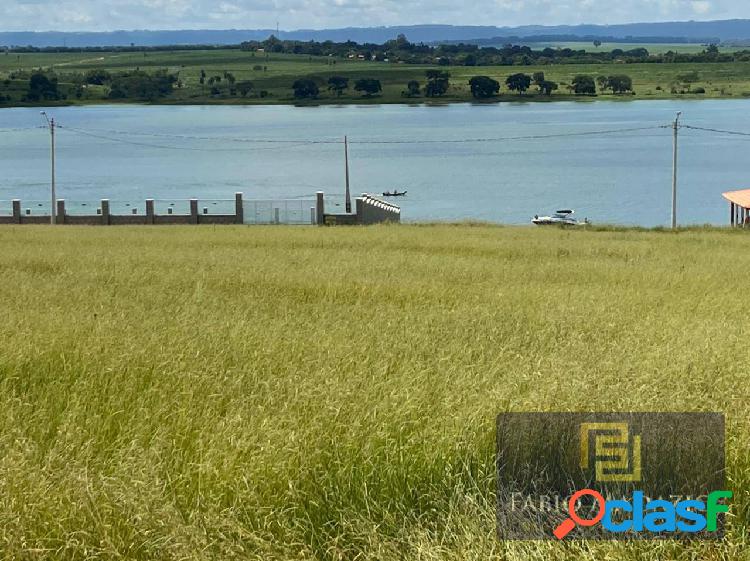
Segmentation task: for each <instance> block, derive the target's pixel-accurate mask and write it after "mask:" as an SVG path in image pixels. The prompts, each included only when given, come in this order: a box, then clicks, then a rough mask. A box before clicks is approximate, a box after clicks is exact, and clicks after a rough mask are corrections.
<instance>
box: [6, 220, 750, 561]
mask: <svg viewBox="0 0 750 561" xmlns="http://www.w3.org/2000/svg"><path fill="white" fill-rule="evenodd" d="M749 273H750V237H748V236H747V235H745V233H742V232H729V231H713V230H696V231H689V232H680V233H678V234H672V233H666V232H629V231H610V232H607V231H599V232H591V231H589V232H578V231H561V230H541V229H539V230H535V229H530V228H494V227H484V226H472V227H469V226H448V225H446V226H437V225H436V226H421V227H420V226H400V227H372V228H322V229H314V228H285V227H253V228H247V227H237V228H235V227H219V228H215V229H213V228H208V227H200V228H196V227H174V228H169V227H163V228H159V227H156V228H149V227H139V228H117V227H111V228H75V227H60V228H55V229H51V228H48V227H27V226H24V227H18V228H16V227H3V228H2V229H0V309H1V310H2V316H0V317H2V320H1V321H0V551H1V552H2V556H3V557H4V558H8V559H10V558H13V559H117V558H121V559H170V560H171V559H175V560H176V559H231V558H241V559H264V560H265V559H271V560H272V559H278V560H282V559H321V560H336V559H362V560H395V559H418V560H456V561H458V560H477V561H480V560H482V561H484V560H488V559H514V560H515V559H518V560H522V559H524V560H525V559H539V560H541V559H571V560H572V559H576V560H578V559H590V560H595V559H596V560H599V559H648V560H654V561H655V560H657V559H659V560H660V559H685V560H688V559H716V560H719V559H722V560H723V559H748V558H749V557H748V553H747V550H748V549H750V548H748V544H749V541H750V540H749V539H748V535H747V523H748V511H749V510H750V506H749V505H750V497H749V494H750V452H748V445H747V442H748V437H749V436H750V423H749V422H748V413H750V405H749V401H748V398H749V397H750V389H749V387H748V382H749V381H750V377H749V376H748V361H749V360H750V353H749V351H748V340H750V319H749V318H748V308H747V303H746V297H747V295H748V294H750V291H749V290H748V289H750V274H749ZM547 410H555V411H574V410H583V411H589V410H626V411H715V410H718V411H725V412H726V413H727V419H728V445H727V446H728V465H729V473H730V479H731V481H730V487H731V488H732V489H733V490H734V491H735V492H736V494H737V499H736V502H735V504H734V505H733V518H732V520H731V528H730V531H729V535H728V538H727V539H726V540H725V541H724V542H722V543H684V544H682V543H676V542H665V543H659V544H654V543H642V544H622V543H589V544H578V545H571V544H553V543H501V542H499V541H497V540H496V538H495V528H494V484H493V477H494V474H493V469H494V463H493V461H494V459H493V455H494V419H495V416H496V414H497V413H498V412H500V411H547Z"/></svg>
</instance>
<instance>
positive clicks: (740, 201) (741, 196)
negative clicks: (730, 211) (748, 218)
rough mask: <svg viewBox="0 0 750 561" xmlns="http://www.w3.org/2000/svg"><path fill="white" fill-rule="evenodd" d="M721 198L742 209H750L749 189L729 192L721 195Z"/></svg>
mask: <svg viewBox="0 0 750 561" xmlns="http://www.w3.org/2000/svg"><path fill="white" fill-rule="evenodd" d="M721 196H722V197H724V198H725V199H726V200H728V201H730V202H733V203H734V204H736V205H739V206H741V207H742V208H750V189H743V190H742V191H729V192H728V193H722V195H721Z"/></svg>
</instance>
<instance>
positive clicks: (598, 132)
mask: <svg viewBox="0 0 750 561" xmlns="http://www.w3.org/2000/svg"><path fill="white" fill-rule="evenodd" d="M667 126H668V125H659V126H654V125H652V126H650V127H634V128H626V129H608V130H596V131H584V132H563V133H552V134H530V135H523V136H498V137H494V138H460V139H459V138H457V139H427V140H351V141H349V144H460V143H474V142H503V141H507V140H542V139H547V138H568V137H576V136H599V135H605V134H619V133H626V132H636V131H646V130H654V129H663V128H667Z"/></svg>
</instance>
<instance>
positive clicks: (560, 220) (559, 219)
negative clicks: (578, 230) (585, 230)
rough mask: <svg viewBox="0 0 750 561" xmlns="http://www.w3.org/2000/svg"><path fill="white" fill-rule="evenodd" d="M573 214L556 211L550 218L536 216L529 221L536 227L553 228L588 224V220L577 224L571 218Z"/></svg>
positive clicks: (566, 211) (571, 211)
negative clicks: (555, 226)
mask: <svg viewBox="0 0 750 561" xmlns="http://www.w3.org/2000/svg"><path fill="white" fill-rule="evenodd" d="M574 213H575V211H574V210H569V209H563V210H558V211H557V212H555V214H553V215H552V216H539V215H536V216H534V218H533V219H532V220H531V223H532V224H536V225H537V226H554V225H560V226H580V225H582V224H588V223H589V221H588V219H584V221H583V222H579V221H578V220H576V219H575V218H573V214H574Z"/></svg>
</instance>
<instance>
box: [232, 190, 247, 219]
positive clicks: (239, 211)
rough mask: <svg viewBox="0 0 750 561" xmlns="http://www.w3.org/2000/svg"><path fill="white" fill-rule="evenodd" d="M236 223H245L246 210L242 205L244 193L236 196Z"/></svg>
mask: <svg viewBox="0 0 750 561" xmlns="http://www.w3.org/2000/svg"><path fill="white" fill-rule="evenodd" d="M234 223H235V224H244V223H245V209H244V207H243V204H242V193H235V194H234Z"/></svg>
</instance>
